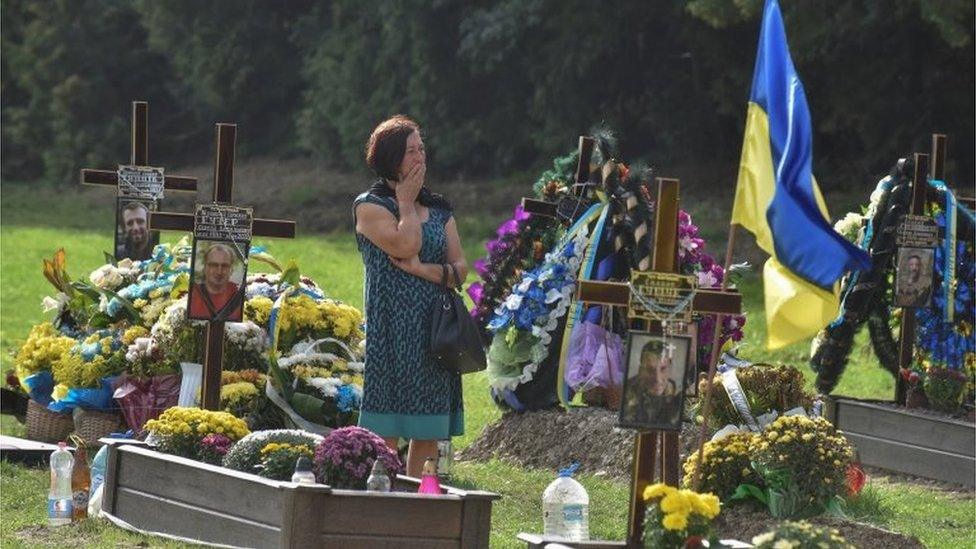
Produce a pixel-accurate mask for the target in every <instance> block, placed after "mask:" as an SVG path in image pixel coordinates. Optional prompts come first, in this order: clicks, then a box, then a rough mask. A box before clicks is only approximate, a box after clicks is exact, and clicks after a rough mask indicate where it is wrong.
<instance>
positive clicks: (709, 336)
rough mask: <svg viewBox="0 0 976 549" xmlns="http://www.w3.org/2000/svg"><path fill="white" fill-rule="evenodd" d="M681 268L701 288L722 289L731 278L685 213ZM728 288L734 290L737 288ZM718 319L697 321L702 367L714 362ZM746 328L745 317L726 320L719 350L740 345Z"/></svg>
mask: <svg viewBox="0 0 976 549" xmlns="http://www.w3.org/2000/svg"><path fill="white" fill-rule="evenodd" d="M678 267H679V269H680V270H681V273H682V274H685V275H693V276H695V277H696V278H697V279H698V287H699V288H719V287H721V285H722V281H723V280H725V277H726V276H730V275H731V274H732V273H727V272H726V271H725V268H724V267H722V266H721V265H719V264H718V263H716V262H715V258H714V257H712V256H711V255H710V254H709V253H708V252H706V251H705V240H704V239H703V238H702V237H701V235H700V234H699V230H698V226H697V225H695V224H694V223H693V222H692V219H691V215H690V214H688V212H686V211H684V210H678ZM729 287H734V284H732V285H729ZM716 318H717V317H716V315H701V317H700V318H699V320H698V363H699V364H708V360H710V358H711V353H712V343H713V340H714V338H715V322H716ZM745 324H746V317H745V315H726V316H724V317H723V320H722V332H721V335H720V336H719V341H718V345H719V348H720V349H721V348H722V346H723V345H724V344H725V343H726V342H727V341H730V340H731V341H733V342H737V341H741V340H742V337H743V332H742V328H743V326H745Z"/></svg>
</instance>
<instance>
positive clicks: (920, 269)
mask: <svg viewBox="0 0 976 549" xmlns="http://www.w3.org/2000/svg"><path fill="white" fill-rule="evenodd" d="M932 261H933V255H932V249H930V248H899V250H898V269H897V274H896V276H895V305H897V306H899V307H927V306H928V304H929V301H930V300H931V297H932Z"/></svg>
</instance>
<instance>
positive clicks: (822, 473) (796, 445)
mask: <svg viewBox="0 0 976 549" xmlns="http://www.w3.org/2000/svg"><path fill="white" fill-rule="evenodd" d="M753 452H754V453H753V455H754V457H755V459H756V460H757V461H759V462H761V463H763V464H765V465H767V466H768V467H772V468H776V469H785V470H787V471H789V472H790V474H791V477H792V478H793V481H794V482H795V483H796V484H797V488H798V489H799V493H800V494H801V496H802V497H803V499H804V501H805V502H808V503H813V502H818V501H824V500H825V499H827V498H829V497H832V496H833V495H836V494H838V493H840V491H841V490H842V488H843V486H844V475H845V473H846V471H847V466H848V465H849V464H850V462H851V460H852V459H853V458H854V449H853V447H852V446H851V444H850V443H849V442H848V441H847V439H846V438H844V436H843V435H842V434H840V433H838V432H837V430H836V429H834V426H833V425H832V424H831V423H830V422H829V421H827V420H826V419H824V418H822V417H818V418H814V419H810V418H808V417H805V416H783V417H780V418H778V419H777V420H776V421H774V422H773V423H772V424H770V425H769V426H767V427H766V430H765V431H764V432H763V433H762V434H761V435H760V436H759V437H758V438H757V439H756V441H755V443H754V450H753Z"/></svg>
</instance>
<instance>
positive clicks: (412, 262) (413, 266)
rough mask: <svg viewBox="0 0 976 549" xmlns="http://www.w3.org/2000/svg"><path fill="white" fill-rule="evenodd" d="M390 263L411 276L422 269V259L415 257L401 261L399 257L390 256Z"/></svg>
mask: <svg viewBox="0 0 976 549" xmlns="http://www.w3.org/2000/svg"><path fill="white" fill-rule="evenodd" d="M390 261H391V262H392V263H393V264H394V265H396V266H397V268H399V269H401V270H403V271H404V272H407V273H410V274H416V273H417V271H418V270H419V269H420V257H418V256H413V257H410V258H407V259H400V258H399V257H393V256H392V255H391V256H390Z"/></svg>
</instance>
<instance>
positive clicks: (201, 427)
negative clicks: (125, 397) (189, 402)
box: [146, 406, 251, 441]
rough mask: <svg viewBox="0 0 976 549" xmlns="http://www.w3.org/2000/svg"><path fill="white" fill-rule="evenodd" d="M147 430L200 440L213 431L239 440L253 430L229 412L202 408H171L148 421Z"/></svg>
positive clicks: (164, 434)
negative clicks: (157, 417)
mask: <svg viewBox="0 0 976 549" xmlns="http://www.w3.org/2000/svg"><path fill="white" fill-rule="evenodd" d="M146 430H147V431H149V432H151V433H153V434H154V435H156V436H157V437H160V438H163V439H165V438H167V437H174V436H176V437H180V436H182V437H191V438H193V439H196V440H197V441H199V440H200V439H202V438H203V437H205V436H207V435H209V434H211V433H220V434H223V435H225V436H226V437H227V438H229V439H231V440H232V441H233V440H239V439H241V438H243V437H244V436H245V435H247V434H248V433H250V432H251V431H250V430H249V429H248V428H247V423H245V422H244V420H242V419H238V418H236V417H234V416H232V415H231V414H228V413H227V412H213V411H210V410H201V409H200V408H183V407H180V406H175V407H173V408H169V409H168V410H166V411H165V412H163V413H162V415H160V416H159V419H152V420H149V421H148V422H146Z"/></svg>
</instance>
